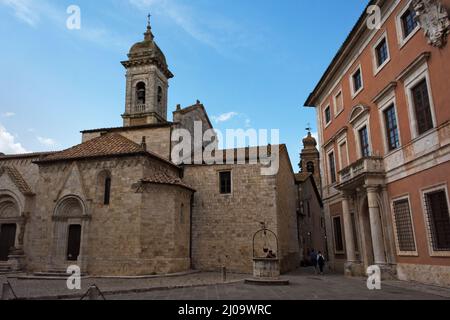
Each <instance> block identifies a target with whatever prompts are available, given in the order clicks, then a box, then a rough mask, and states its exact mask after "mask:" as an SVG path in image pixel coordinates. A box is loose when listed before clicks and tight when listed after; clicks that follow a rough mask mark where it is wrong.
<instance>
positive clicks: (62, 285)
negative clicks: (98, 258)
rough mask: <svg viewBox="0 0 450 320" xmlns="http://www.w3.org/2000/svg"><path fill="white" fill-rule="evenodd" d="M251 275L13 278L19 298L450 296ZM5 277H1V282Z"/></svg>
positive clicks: (326, 279) (300, 275) (398, 285)
mask: <svg viewBox="0 0 450 320" xmlns="http://www.w3.org/2000/svg"><path fill="white" fill-rule="evenodd" d="M247 277H248V276H247V275H242V274H229V275H228V281H229V282H228V283H227V284H223V283H222V278H221V274H220V273H215V272H202V273H193V274H187V275H180V276H173V277H162V278H148V279H104V278H102V279H100V278H88V279H83V280H82V290H80V291H75V292H74V291H69V290H68V289H67V288H66V280H65V279H62V280H31V279H27V280H20V279H17V278H9V279H8V281H9V282H10V283H11V285H12V287H13V289H14V291H15V293H16V294H17V295H18V296H19V298H28V299H29V298H41V299H55V298H66V299H68V298H72V299H76V298H78V299H79V297H80V296H81V295H83V294H84V293H85V292H86V290H87V289H88V288H89V287H90V286H91V285H92V284H96V285H97V286H98V287H99V288H100V290H101V291H102V292H103V293H104V294H105V296H106V299H107V300H129V299H132V300H354V299H363V300H440V299H448V300H450V288H440V287H434V286H426V285H421V284H416V283H409V282H402V281H384V282H383V283H382V290H380V291H370V290H368V289H367V286H366V282H365V280H364V279H361V278H345V277H344V276H342V275H335V274H329V275H324V276H318V275H314V274H313V273H312V272H311V270H308V269H302V270H298V271H296V272H294V273H291V274H289V275H287V276H285V277H284V278H286V279H289V280H290V285H289V286H276V287H265V286H264V287H262V286H254V285H247V284H244V283H243V280H244V279H245V278H247ZM4 280H6V279H5V278H4V277H3V279H2V278H1V277H0V283H2V282H4Z"/></svg>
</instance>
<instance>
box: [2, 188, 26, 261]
mask: <svg viewBox="0 0 450 320" xmlns="http://www.w3.org/2000/svg"><path fill="white" fill-rule="evenodd" d="M22 220H23V219H22V217H21V214H20V209H19V205H18V204H17V201H16V200H15V199H14V198H13V197H12V196H10V195H0V261H2V262H5V261H8V257H9V255H10V254H11V252H12V251H13V249H15V248H17V247H18V245H19V239H18V238H19V237H18V235H19V232H20V231H21V227H22Z"/></svg>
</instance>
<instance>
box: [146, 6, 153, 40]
mask: <svg viewBox="0 0 450 320" xmlns="http://www.w3.org/2000/svg"><path fill="white" fill-rule="evenodd" d="M151 16H152V15H151V14H150V13H149V14H148V16H147V31H146V32H145V33H144V36H145V40H146V41H152V40H153V39H154V38H155V36H154V35H153V33H152V26H151V25H150V18H151Z"/></svg>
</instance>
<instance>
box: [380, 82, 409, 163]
mask: <svg viewBox="0 0 450 320" xmlns="http://www.w3.org/2000/svg"><path fill="white" fill-rule="evenodd" d="M392 105H394V110H395V117H396V119H397V131H398V141H399V147H398V148H397V149H394V150H390V149H389V142H388V138H389V137H388V136H387V127H386V120H385V116H384V112H385V111H386V110H387V109H388V108H390V107H391V106H392ZM378 113H379V118H380V123H381V125H380V129H381V136H382V137H383V148H384V152H385V156H387V155H389V154H391V153H393V152H396V151H398V150H399V149H401V148H402V146H403V143H402V134H401V128H400V121H399V118H398V105H397V96H396V94H395V89H394V90H391V92H390V93H388V94H387V95H386V96H385V98H384V99H383V100H381V101H380V102H379V103H378Z"/></svg>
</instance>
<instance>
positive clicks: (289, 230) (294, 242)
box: [276, 152, 300, 272]
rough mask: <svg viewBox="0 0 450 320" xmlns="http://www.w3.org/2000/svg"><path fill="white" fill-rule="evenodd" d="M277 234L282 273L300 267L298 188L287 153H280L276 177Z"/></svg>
mask: <svg viewBox="0 0 450 320" xmlns="http://www.w3.org/2000/svg"><path fill="white" fill-rule="evenodd" d="M276 191H277V192H276V203H277V233H278V239H279V246H280V250H279V258H280V261H281V266H280V268H281V272H287V271H289V270H293V269H295V268H297V267H298V266H299V265H300V253H299V243H298V228H297V192H298V190H297V186H296V184H295V177H294V173H293V171H292V167H291V164H290V160H289V156H288V154H287V153H286V152H280V167H279V170H278V174H277V176H276Z"/></svg>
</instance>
